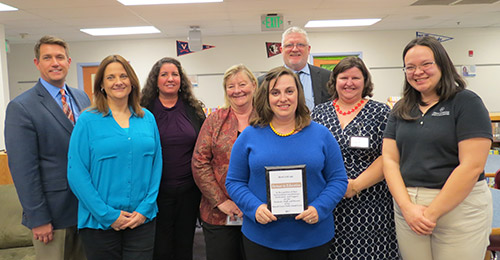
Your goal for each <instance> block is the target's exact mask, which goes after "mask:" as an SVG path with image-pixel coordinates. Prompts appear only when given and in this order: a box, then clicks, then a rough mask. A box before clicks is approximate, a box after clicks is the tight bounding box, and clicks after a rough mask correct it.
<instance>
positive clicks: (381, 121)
mask: <svg viewBox="0 0 500 260" xmlns="http://www.w3.org/2000/svg"><path fill="white" fill-rule="evenodd" d="M390 112H391V110H390V108H389V106H387V105H385V104H382V110H381V112H380V113H379V116H378V118H377V121H378V129H377V132H376V133H377V134H376V136H375V138H376V142H377V143H378V146H377V149H378V150H377V152H378V154H379V155H382V139H383V138H384V131H385V129H386V127H387V120H388V118H389V114H390Z"/></svg>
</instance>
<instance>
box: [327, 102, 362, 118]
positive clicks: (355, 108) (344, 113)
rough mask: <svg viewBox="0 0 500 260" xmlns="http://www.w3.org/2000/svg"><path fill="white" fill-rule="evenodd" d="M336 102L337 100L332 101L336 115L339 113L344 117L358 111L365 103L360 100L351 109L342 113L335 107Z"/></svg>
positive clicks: (338, 107) (337, 106)
mask: <svg viewBox="0 0 500 260" xmlns="http://www.w3.org/2000/svg"><path fill="white" fill-rule="evenodd" d="M337 100H338V99H335V100H333V107H335V110H337V113H339V115H344V116H345V115H350V114H351V113H352V112H354V111H356V110H358V108H360V107H361V105H362V104H363V103H365V101H364V100H363V99H361V101H359V103H358V104H357V105H356V106H355V107H354V108H353V109H351V110H348V111H347V112H344V111H342V110H340V106H339V105H337Z"/></svg>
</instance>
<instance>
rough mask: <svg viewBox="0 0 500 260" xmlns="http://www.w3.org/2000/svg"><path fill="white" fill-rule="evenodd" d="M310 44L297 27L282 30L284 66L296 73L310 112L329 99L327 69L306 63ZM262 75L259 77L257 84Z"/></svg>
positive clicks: (301, 30)
mask: <svg viewBox="0 0 500 260" xmlns="http://www.w3.org/2000/svg"><path fill="white" fill-rule="evenodd" d="M310 51H311V46H310V45H309V37H308V36H307V32H306V31H304V30H303V29H302V28H299V27H290V28H288V29H287V30H286V31H285V32H283V35H282V38H281V53H282V55H283V61H284V63H285V67H287V68H289V69H291V70H293V71H294V72H295V73H297V74H298V76H299V78H300V82H301V83H302V87H303V88H304V95H305V98H306V105H307V107H308V108H309V110H310V111H311V112H312V110H313V108H314V106H315V105H318V104H321V103H323V102H326V101H328V100H329V99H330V94H328V90H327V88H326V83H327V82H328V80H329V79H330V74H331V72H330V71H329V70H326V69H323V68H320V67H316V66H313V65H311V64H308V63H307V59H308V58H309V52H310ZM263 79H264V76H260V77H259V85H260V83H262V81H263Z"/></svg>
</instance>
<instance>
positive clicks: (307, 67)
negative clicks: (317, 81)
mask: <svg viewBox="0 0 500 260" xmlns="http://www.w3.org/2000/svg"><path fill="white" fill-rule="evenodd" d="M285 68H287V69H290V68H289V67H288V66H287V65H285ZM290 70H292V69H290ZM292 71H293V72H295V73H297V72H299V71H302V73H304V74H307V75H311V69H310V68H309V63H306V66H304V68H302V69H301V70H299V71H295V70H292Z"/></svg>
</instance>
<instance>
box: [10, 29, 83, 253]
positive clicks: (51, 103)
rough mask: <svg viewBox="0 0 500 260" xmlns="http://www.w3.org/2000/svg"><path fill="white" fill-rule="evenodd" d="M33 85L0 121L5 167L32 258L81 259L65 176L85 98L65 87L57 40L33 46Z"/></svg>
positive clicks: (65, 59)
mask: <svg viewBox="0 0 500 260" xmlns="http://www.w3.org/2000/svg"><path fill="white" fill-rule="evenodd" d="M34 63H35V65H36V67H37V69H38V70H39V71H40V79H39V81H38V83H37V84H36V85H35V86H34V87H33V88H31V89H29V90H27V91H26V92H24V93H22V94H21V95H19V96H18V97H16V98H15V99H13V100H12V101H11V102H10V103H9V104H8V106H7V111H6V117H5V145H6V148H7V154H8V158H9V167H10V171H11V174H12V178H13V180H14V184H15V186H16V189H17V193H18V196H19V200H20V202H21V205H22V207H23V216H22V223H23V225H25V226H26V227H28V228H29V229H31V231H32V233H33V244H34V246H35V253H36V259H37V260H39V259H50V260H59V259H61V260H62V259H85V256H84V253H83V248H82V246H81V242H80V240H79V238H78V236H77V230H76V224H77V204H78V203H77V199H76V197H75V196H74V195H73V193H72V192H71V190H70V189H69V186H68V181H67V177H66V170H67V161H68V160H67V152H68V145H69V139H70V135H71V131H72V130H73V126H74V123H75V122H76V120H77V119H78V116H79V115H80V111H81V110H82V109H84V108H86V107H88V106H89V105H90V101H89V98H88V97H87V95H86V94H85V93H84V92H83V91H81V90H78V89H74V88H70V87H68V86H67V85H66V84H65V81H66V75H67V74H68V69H69V65H70V63H71V58H69V56H68V45H67V43H66V42H64V41H63V40H62V39H58V38H55V37H52V36H44V37H42V38H41V39H40V40H39V41H38V43H37V44H36V45H35V59H34Z"/></svg>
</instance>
